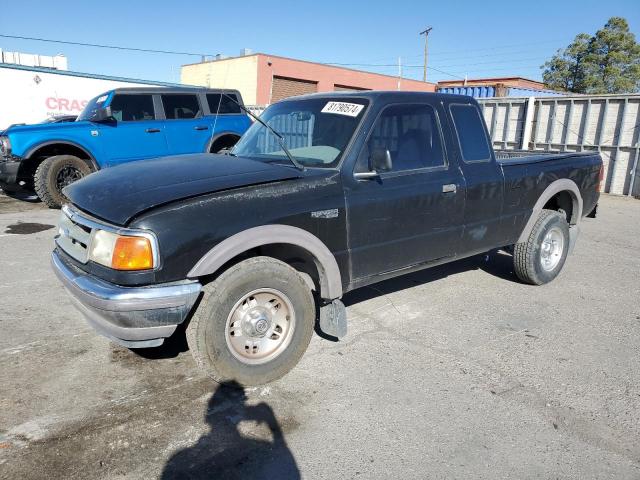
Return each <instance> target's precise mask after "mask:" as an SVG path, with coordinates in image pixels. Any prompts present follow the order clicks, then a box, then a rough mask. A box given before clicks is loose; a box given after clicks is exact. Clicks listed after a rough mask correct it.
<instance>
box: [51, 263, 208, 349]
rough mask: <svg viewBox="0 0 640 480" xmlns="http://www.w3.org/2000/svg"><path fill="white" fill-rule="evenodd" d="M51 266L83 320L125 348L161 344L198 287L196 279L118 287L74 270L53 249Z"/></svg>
mask: <svg viewBox="0 0 640 480" xmlns="http://www.w3.org/2000/svg"><path fill="white" fill-rule="evenodd" d="M51 265H52V267H53V271H54V272H55V273H56V276H57V277H58V278H59V279H60V281H61V282H62V284H63V285H64V287H65V288H66V289H67V291H68V292H69V293H70V294H71V298H72V300H73V303H74V304H75V306H76V308H78V310H80V312H82V314H83V315H84V317H85V318H86V320H87V322H89V324H90V325H91V326H92V327H93V328H94V329H95V330H96V331H97V332H98V333H99V334H101V335H104V336H105V337H107V338H109V339H110V340H112V341H113V342H115V343H118V344H120V345H123V346H125V347H129V348H144V347H155V346H158V345H161V344H162V343H163V342H164V339H165V338H166V337H169V336H170V335H171V334H172V333H173V332H174V331H175V329H176V328H177V326H178V325H179V324H180V323H182V322H183V321H184V320H185V318H187V315H189V312H190V311H191V308H192V307H193V305H194V303H195V302H196V300H197V298H198V295H199V293H200V290H201V288H202V286H201V285H200V283H198V282H183V283H177V284H169V285H158V286H151V287H121V286H118V285H114V284H112V283H109V282H105V281H103V280H100V279H98V278H96V277H93V276H91V275H89V274H87V273H84V272H81V271H77V270H75V269H74V268H72V267H70V266H68V265H67V264H66V263H65V262H64V260H62V258H60V255H59V254H58V253H57V252H56V251H54V252H53V253H52V254H51Z"/></svg>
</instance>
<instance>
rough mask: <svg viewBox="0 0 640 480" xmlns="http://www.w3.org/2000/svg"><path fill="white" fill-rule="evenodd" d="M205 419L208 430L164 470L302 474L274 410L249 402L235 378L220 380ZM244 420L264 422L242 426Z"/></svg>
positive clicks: (225, 475) (173, 474) (206, 474)
mask: <svg viewBox="0 0 640 480" xmlns="http://www.w3.org/2000/svg"><path fill="white" fill-rule="evenodd" d="M204 419H205V421H206V423H207V424H208V425H209V427H210V430H209V431H208V432H207V433H205V434H204V435H202V436H201V437H200V438H199V439H198V441H197V442H196V443H195V444H194V445H193V446H190V447H186V448H184V449H182V450H179V451H178V452H176V453H175V454H173V456H172V457H171V458H170V459H169V461H168V462H167V463H166V464H165V466H164V469H163V471H162V476H161V477H160V478H161V479H162V480H172V479H186V478H189V479H200V478H202V479H205V478H206V479H245V478H251V479H256V480H260V479H280V478H282V479H299V478H300V471H299V469H298V465H297V463H296V461H295V458H294V457H293V454H292V453H291V451H290V450H289V447H288V446H287V443H286V441H285V438H284V433H283V429H282V428H281V427H280V425H279V423H278V421H277V419H276V417H275V415H274V413H273V410H272V409H271V407H270V406H269V405H268V404H267V403H265V402H261V403H259V404H258V405H247V396H246V394H245V392H244V390H243V389H242V388H241V387H240V385H239V384H238V383H236V382H234V381H231V382H225V383H223V384H221V385H220V386H219V387H218V389H217V390H216V391H215V393H214V394H213V395H212V396H211V398H210V399H209V402H208V405H207V409H206V411H205V415H204ZM240 422H253V423H255V424H257V425H258V427H261V426H265V427H266V429H268V431H269V433H268V434H267V435H266V437H269V436H270V437H271V440H269V439H268V438H265V435H264V433H265V432H264V430H266V429H262V430H261V431H263V434H260V433H259V432H258V431H257V430H256V431H254V430H247V429H246V428H245V429H243V430H244V431H245V432H247V433H243V432H242V431H241V429H240Z"/></svg>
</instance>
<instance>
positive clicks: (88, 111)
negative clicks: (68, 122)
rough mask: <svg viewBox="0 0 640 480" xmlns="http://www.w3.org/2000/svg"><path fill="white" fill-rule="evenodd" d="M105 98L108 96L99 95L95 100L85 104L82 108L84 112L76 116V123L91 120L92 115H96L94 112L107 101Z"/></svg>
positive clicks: (106, 94) (104, 94)
mask: <svg viewBox="0 0 640 480" xmlns="http://www.w3.org/2000/svg"><path fill="white" fill-rule="evenodd" d="M107 98H109V94H108V93H103V94H102V95H99V96H97V97H96V98H92V99H91V100H89V103H87V106H86V107H84V110H82V112H80V115H78V118H77V119H76V122H81V121H83V120H91V119H92V118H93V115H94V114H95V113H96V110H98V109H99V108H101V107H102V106H103V105H104V103H105V102H106V101H107Z"/></svg>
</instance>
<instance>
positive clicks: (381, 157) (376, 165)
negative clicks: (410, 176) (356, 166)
mask: <svg viewBox="0 0 640 480" xmlns="http://www.w3.org/2000/svg"><path fill="white" fill-rule="evenodd" d="M392 168H393V163H392V162H391V153H390V152H389V150H387V149H386V148H376V149H375V150H374V151H373V152H371V155H370V156H369V169H370V170H371V171H372V172H390V171H391V169H392Z"/></svg>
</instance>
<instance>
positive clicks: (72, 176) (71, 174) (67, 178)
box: [56, 165, 83, 190]
mask: <svg viewBox="0 0 640 480" xmlns="http://www.w3.org/2000/svg"><path fill="white" fill-rule="evenodd" d="M82 177H83V175H82V172H81V171H80V170H78V169H77V168H76V167H73V166H71V165H66V166H64V167H62V168H61V169H60V171H59V172H58V175H56V185H57V186H58V189H59V190H62V189H63V188H64V187H66V186H67V185H71V184H72V183H73V182H75V181H76V180H80V179H81V178H82Z"/></svg>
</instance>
